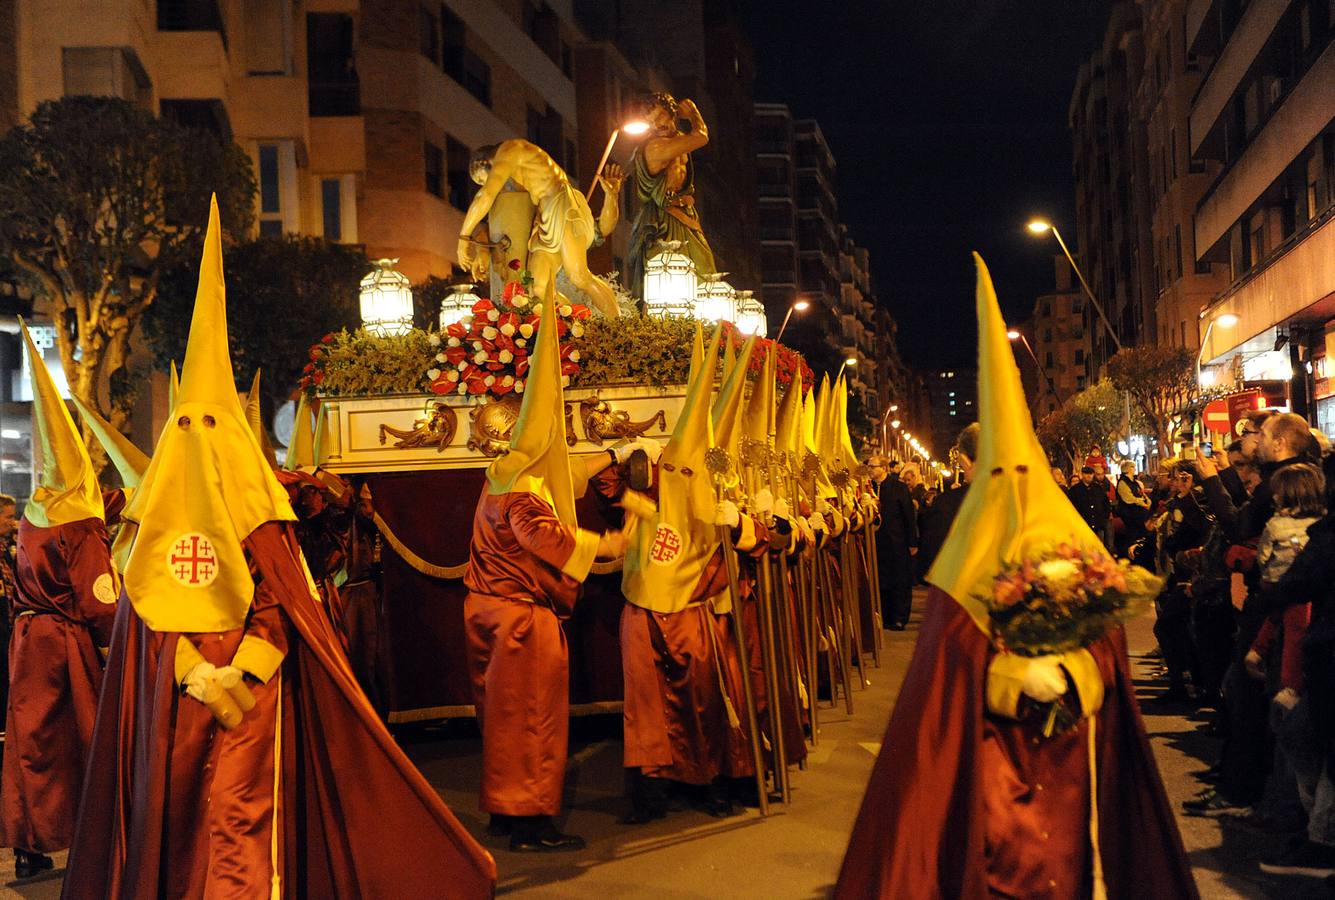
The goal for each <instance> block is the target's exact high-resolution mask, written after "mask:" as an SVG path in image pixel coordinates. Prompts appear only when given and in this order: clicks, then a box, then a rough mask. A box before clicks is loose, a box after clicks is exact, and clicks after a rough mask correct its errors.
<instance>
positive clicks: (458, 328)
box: [445, 322, 468, 340]
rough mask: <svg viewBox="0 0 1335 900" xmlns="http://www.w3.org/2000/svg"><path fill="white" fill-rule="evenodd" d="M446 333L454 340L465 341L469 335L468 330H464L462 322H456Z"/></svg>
mask: <svg viewBox="0 0 1335 900" xmlns="http://www.w3.org/2000/svg"><path fill="white" fill-rule="evenodd" d="M445 333H446V334H447V335H449V336H450V337H452V338H459V340H463V339H464V336H465V335H467V334H468V329H467V328H464V326H463V324H462V323H461V322H455V323H453V324H452V325H450V326H449V327H448V328H446V329H445Z"/></svg>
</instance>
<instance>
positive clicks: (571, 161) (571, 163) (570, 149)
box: [564, 141, 579, 177]
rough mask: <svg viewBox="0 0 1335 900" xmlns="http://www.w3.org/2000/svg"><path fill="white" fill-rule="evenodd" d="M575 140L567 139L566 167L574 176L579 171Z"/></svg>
mask: <svg viewBox="0 0 1335 900" xmlns="http://www.w3.org/2000/svg"><path fill="white" fill-rule="evenodd" d="M576 153H577V151H576V150H575V142H574V141H566V160H565V165H564V168H565V170H566V171H567V172H569V173H570V174H571V176H572V177H573V176H574V174H575V173H576V172H578V171H579V158H578V156H577V155H576Z"/></svg>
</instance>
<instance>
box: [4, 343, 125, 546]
mask: <svg viewBox="0 0 1335 900" xmlns="http://www.w3.org/2000/svg"><path fill="white" fill-rule="evenodd" d="M19 330H20V331H21V332H23V345H24V346H25V347H27V349H28V367H29V371H30V373H31V375H30V378H31V383H32V419H33V433H32V437H33V451H34V453H33V455H34V456H40V457H41V460H42V480H41V482H40V483H39V484H38V485H37V487H36V488H34V489H33V492H32V499H30V500H29V501H28V504H27V506H25V507H24V509H23V518H25V519H27V520H28V521H29V522H31V523H32V524H34V525H36V526H38V527H39V528H52V527H55V526H56V525H64V524H66V523H68V522H77V521H79V520H80V519H92V518H98V519H102V518H105V517H106V510H105V509H104V508H103V506H102V488H101V487H100V486H98V483H97V472H95V471H94V470H93V461H92V460H91V459H90V458H89V457H88V448H87V447H85V446H84V445H83V438H81V437H80V436H79V429H77V428H75V427H74V419H72V418H70V411H69V408H68V407H66V406H65V401H64V399H63V398H61V396H60V391H59V389H57V388H56V382H55V381H54V380H53V379H52V378H51V373H50V372H49V371H47V368H46V363H45V362H44V361H43V360H42V354H41V353H40V352H39V351H38V349H37V345H36V344H34V343H33V342H32V335H30V334H28V326H27V325H25V324H24V322H23V320H22V319H19Z"/></svg>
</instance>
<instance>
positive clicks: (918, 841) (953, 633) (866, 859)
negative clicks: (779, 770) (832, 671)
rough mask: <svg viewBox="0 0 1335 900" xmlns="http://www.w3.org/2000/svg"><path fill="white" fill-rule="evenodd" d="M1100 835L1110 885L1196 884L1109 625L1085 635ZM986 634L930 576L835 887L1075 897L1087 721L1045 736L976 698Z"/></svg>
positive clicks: (1119, 642)
mask: <svg viewBox="0 0 1335 900" xmlns="http://www.w3.org/2000/svg"><path fill="white" fill-rule="evenodd" d="M1089 651H1090V653H1091V654H1092V655H1093V657H1094V659H1095V661H1096V662H1097V663H1098V667H1099V670H1100V672H1101V673H1102V675H1103V679H1104V684H1105V698H1104V701H1103V706H1102V707H1101V708H1100V710H1099V712H1098V714H1097V715H1096V716H1095V717H1094V718H1095V721H1096V731H1095V737H1096V741H1097V744H1096V758H1097V763H1098V801H1099V803H1098V810H1099V847H1100V851H1101V854H1102V863H1103V874H1104V880H1105V882H1106V884H1107V888H1108V896H1109V897H1110V898H1123V897H1156V898H1157V897H1172V898H1194V897H1197V896H1198V895H1197V892H1196V885H1195V882H1194V881H1193V880H1192V877H1191V869H1190V867H1189V866H1188V864H1187V861H1186V856H1185V854H1184V852H1183V849H1182V840H1181V838H1180V836H1179V835H1178V831H1177V825H1176V823H1175V821H1174V819H1173V813H1172V810H1171V808H1170V807H1169V805H1168V800H1167V798H1166V797H1165V796H1164V790H1163V784H1162V782H1161V781H1160V779H1159V772H1158V769H1157V768H1156V766H1155V763H1154V758H1153V756H1152V755H1151V753H1150V748H1149V744H1148V742H1147V740H1146V738H1145V728H1144V725H1143V724H1142V722H1141V719H1140V711H1139V709H1138V707H1137V705H1136V699H1135V695H1134V692H1133V687H1132V682H1131V676H1130V673H1129V671H1128V669H1127V661H1126V638H1125V635H1124V634H1123V632H1122V630H1121V629H1120V628H1118V629H1116V630H1115V631H1112V632H1109V633H1108V634H1107V635H1106V636H1104V637H1103V638H1101V639H1100V640H1098V641H1096V642H1095V643H1094V644H1093V645H1091V646H1090V647H1089ZM993 653H994V650H993V649H992V645H991V642H990V641H988V639H987V637H986V636H985V635H984V634H983V632H982V631H981V630H980V629H979V628H978V626H977V625H975V624H974V622H973V620H972V619H971V618H970V617H969V615H968V614H967V613H966V612H965V611H964V609H963V608H962V607H961V606H960V605H959V604H958V603H956V602H955V601H954V600H952V599H951V598H950V597H949V596H948V595H947V594H945V593H944V592H943V591H941V590H939V589H933V590H932V592H931V594H930V595H929V596H928V600H927V611H926V615H925V617H924V619H923V626H922V631H921V633H920V634H919V635H918V643H917V647H916V648H915V650H914V654H913V660H912V662H911V663H910V664H909V671H908V675H907V676H906V677H905V679H904V684H903V687H902V688H901V690H900V694H899V700H898V702H897V703H896V705H895V711H894V714H893V716H891V719H890V726H889V728H887V729H886V733H885V739H884V743H883V744H882V746H881V752H880V755H879V756H878V757H877V760H876V766H875V768H874V769H873V770H872V775H871V780H870V782H869V783H868V785H867V793H866V796H865V797H864V799H863V801H862V810H861V812H859V814H858V818H857V822H856V824H855V825H854V827H853V836H852V838H851V840H850V841H849V845H848V851H847V854H846V855H845V857H844V863H843V868H842V870H841V871H840V873H839V881H838V884H837V885H836V887H835V891H834V896H835V897H836V898H845V900H853V898H857V900H865V898H871V897H885V898H900V897H914V898H937V897H949V898H979V900H981V898H986V897H989V896H998V895H999V896H1009V897H1020V896H1023V897H1051V898H1073V897H1082V896H1084V897H1087V896H1089V895H1090V891H1091V868H1092V853H1091V852H1090V845H1089V759H1088V755H1087V747H1088V728H1089V723H1088V720H1082V722H1081V724H1080V725H1079V727H1077V728H1076V729H1075V730H1073V731H1071V732H1068V733H1066V734H1059V735H1056V736H1054V737H1052V738H1047V739H1045V738H1043V737H1041V735H1040V731H1039V726H1038V725H1037V724H1035V723H1034V722H1033V721H1032V720H1025V721H1015V720H1011V719H1005V718H1000V717H997V716H993V715H991V714H989V713H987V712H986V711H985V700H984V692H985V683H986V675H987V667H988V664H989V662H990V660H991V658H992V655H993Z"/></svg>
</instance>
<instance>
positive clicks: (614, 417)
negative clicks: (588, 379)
mask: <svg viewBox="0 0 1335 900" xmlns="http://www.w3.org/2000/svg"><path fill="white" fill-rule="evenodd" d="M568 409H569V404H567V411H568ZM579 414H580V419H581V420H582V421H583V423H584V437H585V438H587V439H588V441H589V443H591V444H595V445H598V446H602V443H603V441H605V440H620V439H622V438H637V437H641V436H643V435H644V433H645V432H647V431H648V430H649V429H650V428H652V427H653V426H654V425H655V424H657V425H658V430H659V431H666V430H667V413H666V412H665V411H663V410H661V409H660V410H659V411H658V412H656V413H654V414H653V415H652V416H650V417H649V418H647V419H645V420H644V421H643V422H632V421H631V420H630V413H628V412H626V411H625V410H624V409H617V410H614V409H612V406H611V404H610V403H608V402H607V401H606V400H604V399H602V398H601V397H599V396H598V395H597V394H595V395H593V396H592V397H587V398H585V399H583V400H581V401H579ZM567 427H569V426H567Z"/></svg>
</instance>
